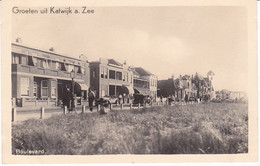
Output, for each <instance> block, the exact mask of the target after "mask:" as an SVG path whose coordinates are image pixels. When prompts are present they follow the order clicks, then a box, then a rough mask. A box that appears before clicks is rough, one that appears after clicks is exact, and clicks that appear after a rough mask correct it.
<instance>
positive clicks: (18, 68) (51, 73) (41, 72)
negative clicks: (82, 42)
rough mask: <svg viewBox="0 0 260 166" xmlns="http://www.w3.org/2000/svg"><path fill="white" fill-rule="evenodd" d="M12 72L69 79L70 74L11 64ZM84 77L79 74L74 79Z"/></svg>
mask: <svg viewBox="0 0 260 166" xmlns="http://www.w3.org/2000/svg"><path fill="white" fill-rule="evenodd" d="M12 71H13V72H24V73H32V74H37V75H45V76H56V77H64V78H71V73H70V72H68V71H62V70H55V69H46V68H40V67H35V66H28V65H21V64H12ZM84 77H86V76H85V75H84V74H81V73H76V74H75V78H77V79H83V78H84Z"/></svg>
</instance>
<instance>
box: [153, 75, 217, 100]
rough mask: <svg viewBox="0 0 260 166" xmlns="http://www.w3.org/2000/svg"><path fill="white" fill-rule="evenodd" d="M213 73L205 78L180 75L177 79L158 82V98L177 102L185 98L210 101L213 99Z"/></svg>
mask: <svg viewBox="0 0 260 166" xmlns="http://www.w3.org/2000/svg"><path fill="white" fill-rule="evenodd" d="M214 75H215V74H214V73H213V72H212V71H209V72H208V73H207V76H206V77H203V76H201V75H200V74H199V73H195V75H184V76H182V75H180V76H179V77H177V78H174V76H172V78H169V79H167V80H159V81H158V96H162V97H174V99H175V100H177V101H183V100H184V99H185V96H187V98H188V100H195V99H200V100H210V99H213V98H215V93H214V88H213V84H212V80H213V77H214Z"/></svg>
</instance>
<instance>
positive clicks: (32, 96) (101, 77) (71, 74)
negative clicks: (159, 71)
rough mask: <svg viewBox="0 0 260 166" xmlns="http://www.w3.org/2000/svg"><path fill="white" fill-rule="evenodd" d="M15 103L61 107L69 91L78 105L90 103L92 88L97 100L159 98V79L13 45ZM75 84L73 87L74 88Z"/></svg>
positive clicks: (109, 62)
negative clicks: (75, 97) (139, 97)
mask: <svg viewBox="0 0 260 166" xmlns="http://www.w3.org/2000/svg"><path fill="white" fill-rule="evenodd" d="M11 49H12V101H13V105H16V106H22V107H26V106H42V105H49V106H58V105H59V104H60V101H61V100H62V97H63V94H64V93H63V92H64V91H65V90H66V89H67V88H69V89H72V87H74V88H73V90H74V93H75V94H76V96H77V104H79V105H81V104H86V103H87V92H88V89H89V88H91V89H92V90H94V92H95V94H96V97H97V98H99V97H103V96H118V95H119V94H121V95H123V94H126V95H133V94H134V93H142V94H146V95H149V96H151V97H152V98H156V97H157V76H156V75H154V74H152V73H150V72H148V71H146V70H145V69H143V68H142V67H133V66H130V65H128V64H127V63H126V62H125V63H119V62H117V61H116V60H114V59H99V60H98V61H92V62H89V61H88V60H87V58H86V57H85V56H84V55H80V56H79V58H72V57H71V56H66V55H64V54H60V53H56V51H55V50H54V49H53V48H51V49H49V50H43V49H38V48H35V47H30V46H27V45H23V44H22V43H21V40H20V39H17V40H16V42H15V43H12V47H11ZM72 83H73V84H72Z"/></svg>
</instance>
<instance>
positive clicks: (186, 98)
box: [185, 94, 189, 104]
mask: <svg viewBox="0 0 260 166" xmlns="http://www.w3.org/2000/svg"><path fill="white" fill-rule="evenodd" d="M185 102H186V104H187V103H188V102H189V97H188V95H187V94H186V95H185Z"/></svg>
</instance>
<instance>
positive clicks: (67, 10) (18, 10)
mask: <svg viewBox="0 0 260 166" xmlns="http://www.w3.org/2000/svg"><path fill="white" fill-rule="evenodd" d="M12 12H13V13H14V14H65V15H69V14H94V13H95V10H93V9H89V8H88V7H86V6H82V7H73V8H72V7H49V8H46V7H44V8H40V9H39V8H37V9H34V8H25V7H17V6H14V7H13V8H12Z"/></svg>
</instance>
